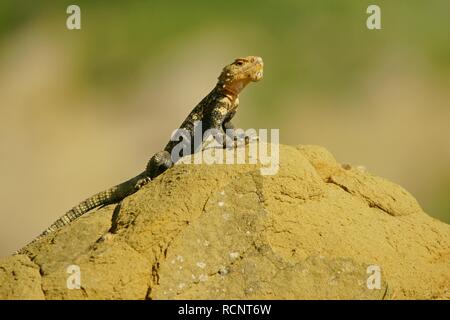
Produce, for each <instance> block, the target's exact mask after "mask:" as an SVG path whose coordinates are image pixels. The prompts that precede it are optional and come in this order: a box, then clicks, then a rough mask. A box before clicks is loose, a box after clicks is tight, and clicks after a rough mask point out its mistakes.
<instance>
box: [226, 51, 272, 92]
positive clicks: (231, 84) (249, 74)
mask: <svg viewBox="0 0 450 320" xmlns="http://www.w3.org/2000/svg"><path fill="white" fill-rule="evenodd" d="M263 67H264V63H263V60H262V58H261V57H256V56H248V57H245V58H237V59H236V60H234V62H233V63H231V64H229V65H227V66H226V67H225V68H223V70H222V73H221V74H220V76H219V85H221V86H222V87H223V88H225V89H227V90H229V91H231V92H233V93H236V94H237V93H239V92H240V91H241V90H242V89H243V88H244V87H245V86H246V85H247V84H248V83H250V82H256V81H259V80H261V79H262V77H263Z"/></svg>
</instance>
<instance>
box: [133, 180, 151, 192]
mask: <svg viewBox="0 0 450 320" xmlns="http://www.w3.org/2000/svg"><path fill="white" fill-rule="evenodd" d="M151 180H152V179H150V177H145V178H142V179H139V180H138V181H137V182H136V184H135V185H134V187H135V189H136V190H139V189H141V188H142V187H143V186H145V185H146V184H147V183H149V182H150V181H151Z"/></svg>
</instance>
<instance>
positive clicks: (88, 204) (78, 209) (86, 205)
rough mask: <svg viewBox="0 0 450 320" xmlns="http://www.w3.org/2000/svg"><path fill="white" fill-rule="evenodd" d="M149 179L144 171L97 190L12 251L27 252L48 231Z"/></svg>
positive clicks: (135, 187)
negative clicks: (30, 239) (119, 182)
mask: <svg viewBox="0 0 450 320" xmlns="http://www.w3.org/2000/svg"><path fill="white" fill-rule="evenodd" d="M148 181H149V179H148V178H147V176H146V173H145V171H144V172H143V173H141V174H139V175H137V176H136V177H134V178H132V179H130V180H128V181H125V182H123V183H121V184H119V185H117V186H114V187H112V188H110V189H108V190H105V191H102V192H99V193H97V194H95V195H93V196H92V197H89V198H88V199H86V200H84V201H83V202H81V203H80V204H78V205H77V206H75V207H73V208H72V209H70V210H69V211H67V212H66V213H65V214H64V215H63V216H61V217H60V218H59V219H58V220H56V221H55V222H54V223H53V224H52V225H51V226H50V227H48V228H47V229H46V230H45V231H44V232H42V233H41V234H40V235H39V236H37V237H36V238H35V239H34V240H33V241H31V242H30V243H29V244H27V245H26V246H25V247H23V248H22V249H19V250H17V251H16V252H14V255H16V254H24V253H28V250H27V248H28V247H29V246H30V245H31V244H33V243H35V242H37V241H39V240H41V239H42V238H44V237H45V236H46V235H48V234H49V233H52V232H55V231H56V230H58V229H60V228H62V227H64V226H65V225H68V224H70V223H71V222H72V221H74V220H76V219H78V218H79V217H81V216H82V215H83V214H85V213H87V212H88V211H90V210H92V209H95V208H97V207H100V206H105V205H108V204H112V203H117V202H119V201H121V200H122V199H123V198H125V197H127V196H129V195H131V194H133V193H135V192H136V191H138V190H139V189H140V188H141V187H142V186H143V185H144V184H145V183H147V182H148Z"/></svg>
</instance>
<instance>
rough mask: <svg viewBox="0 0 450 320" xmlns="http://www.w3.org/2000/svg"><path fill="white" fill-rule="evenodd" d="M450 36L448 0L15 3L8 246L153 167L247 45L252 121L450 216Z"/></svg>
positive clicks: (5, 108)
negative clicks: (378, 17) (254, 69)
mask: <svg viewBox="0 0 450 320" xmlns="http://www.w3.org/2000/svg"><path fill="white" fill-rule="evenodd" d="M70 4H77V5H79V6H80V7H81V24H82V29H81V30H68V29H67V28H66V19H67V17H68V14H66V8H67V6H68V5H70ZM370 4H377V5H379V6H380V7H381V12H382V30H368V29H367V28H366V19H367V17H368V14H366V8H367V7H368V5H370ZM449 40H450V1H448V0H431V1H425V0H421V1H412V0H408V1H406V0H404V1H401V0H399V1H376V2H373V1H355V0H351V1H350V0H343V1H342V0H341V1H331V0H329V1H324V0H322V1H317V0H316V1H313V0H311V1H300V0H285V1H279V0H278V1H235V0H228V1H206V0H205V1H126V2H125V1H93V0H90V1H87V0H86V1H75V2H73V1H54V0H52V1H50V0H40V1H20V0H19V1H12V0H2V3H1V5H0V119H1V120H0V150H1V157H0V176H1V178H2V184H1V186H0V194H1V197H2V208H1V209H0V210H1V211H0V256H4V255H7V254H9V253H10V252H12V251H13V250H14V249H17V248H18V247H20V246H22V245H24V244H25V243H27V242H28V241H30V240H31V239H32V238H33V237H34V236H35V235H37V234H38V233H40V232H41V231H42V230H44V229H45V228H46V227H47V226H48V225H49V224H50V223H52V222H53V221H54V220H55V219H56V218H57V217H59V216H60V215H61V214H63V213H64V212H65V211H66V210H67V209H69V208H70V207H71V206H73V205H75V204H76V203H78V202H79V201H80V200H83V199H84V198H86V197H87V196H90V195H91V194H93V193H96V192H98V191H100V190H102V189H104V188H106V187H109V186H111V185H114V184H116V183H119V182H121V181H122V180H124V179H127V178H129V177H131V176H133V175H134V174H136V173H138V172H140V170H141V169H142V168H143V167H144V166H145V164H146V161H147V159H148V158H149V157H150V156H151V155H152V154H153V153H154V152H156V151H159V150H160V149H161V148H162V147H163V146H164V145H165V143H166V141H167V139H168V138H169V136H170V133H171V132H172V130H174V129H175V128H176V127H178V125H179V124H180V123H181V121H182V120H183V119H184V117H185V116H186V115H187V114H188V112H189V111H190V110H191V109H192V107H193V106H194V105H195V104H196V103H198V102H199V101H200V99H201V98H202V97H203V96H204V95H206V94H207V93H208V92H209V90H210V89H211V88H212V87H213V86H214V84H215V81H216V78H217V76H218V75H219V73H220V71H221V68H222V67H223V66H224V65H225V64H227V63H230V62H231V61H232V60H233V59H234V58H236V57H239V56H246V55H259V56H262V57H263V58H264V61H265V79H264V80H263V81H262V82H260V83H258V84H253V85H251V86H249V87H248V88H247V89H246V90H245V91H244V92H243V93H242V94H241V98H240V100H241V107H240V111H239V113H238V115H237V117H236V120H235V123H236V124H237V125H238V126H239V127H243V128H247V127H252V128H279V129H280V136H281V142H282V143H286V144H319V145H322V146H325V147H326V148H327V149H329V150H330V151H331V152H332V153H333V154H334V155H335V157H336V158H337V159H338V161H340V162H343V163H351V164H355V165H364V166H365V167H366V168H367V170H368V171H369V172H371V173H373V174H376V175H379V176H383V177H386V178H387V179H389V180H392V181H394V182H396V183H398V184H400V185H402V186H403V187H405V188H406V189H407V190H408V191H410V192H411V193H412V194H413V195H414V196H415V197H416V198H417V199H418V201H419V202H420V204H421V205H422V207H423V208H424V210H425V211H426V212H427V213H429V214H430V215H432V216H434V217H436V218H438V219H440V220H443V221H446V222H449V221H450V201H449V197H450V161H449V160H450V139H449V137H450V126H449V120H450V90H449V88H450V41H449Z"/></svg>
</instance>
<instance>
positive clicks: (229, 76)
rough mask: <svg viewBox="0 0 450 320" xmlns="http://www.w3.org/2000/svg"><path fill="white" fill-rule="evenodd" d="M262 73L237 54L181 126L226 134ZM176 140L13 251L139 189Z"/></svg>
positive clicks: (258, 62)
mask: <svg viewBox="0 0 450 320" xmlns="http://www.w3.org/2000/svg"><path fill="white" fill-rule="evenodd" d="M262 76H263V60H262V59H261V58H260V57H256V56H248V57H244V58H238V59H236V60H235V61H234V62H233V63H231V64H229V65H227V66H225V67H224V68H223V70H222V72H221V74H220V75H219V78H218V82H217V84H216V86H215V87H214V88H213V89H212V90H211V92H210V93H209V94H208V95H207V96H206V97H205V98H203V100H202V101H200V103H199V104H198V105H197V106H195V108H194V109H193V110H192V111H191V113H190V114H189V115H188V116H187V118H186V119H185V120H184V121H183V123H182V124H181V126H180V129H184V130H185V132H188V133H189V135H190V138H191V140H190V141H193V140H194V139H193V137H194V124H195V122H197V121H201V122H202V136H203V133H204V132H205V131H206V130H209V129H217V132H219V133H220V134H222V135H224V136H225V134H226V129H233V128H234V126H233V124H232V123H231V119H232V118H233V117H234V115H235V114H236V111H237V108H238V106H239V98H238V95H239V93H240V92H241V91H242V90H243V89H244V88H245V87H246V86H247V84H249V83H250V82H256V81H259V80H261V79H262ZM216 138H217V136H216ZM221 141H225V139H224V138H222V139H221ZM178 143H179V141H172V140H171V141H169V142H168V143H167V145H166V147H165V148H164V150H163V151H160V152H158V153H156V154H155V155H154V156H153V157H152V158H151V159H150V161H149V162H148V163H147V166H146V168H145V170H144V171H143V172H141V173H140V174H138V175H137V176H135V177H134V178H131V179H130V180H128V181H125V182H123V183H121V184H118V185H116V186H114V187H112V188H110V189H108V190H106V191H102V192H100V193H97V194H95V195H93V196H92V197H90V198H88V199H86V200H85V201H83V202H81V203H80V204H78V205H77V206H75V207H73V208H72V209H70V210H69V211H68V212H67V213H66V214H64V215H63V216H62V217H60V218H59V219H58V220H56V221H55V222H54V223H53V224H52V225H51V226H50V227H49V228H48V229H46V230H45V231H44V232H42V233H41V234H40V235H39V236H38V237H37V238H35V239H34V240H33V241H32V242H31V243H29V244H28V245H26V246H25V247H23V248H22V249H20V250H18V251H16V252H15V253H14V254H27V253H29V251H28V248H29V246H30V245H31V244H33V243H35V242H36V241H38V240H40V239H42V238H43V237H45V236H46V235H47V234H49V233H52V232H55V231H56V230H58V229H60V228H62V227H64V226H65V225H67V224H69V223H71V222H72V221H74V220H76V219H77V218H79V217H80V216H82V215H83V214H85V213H86V212H88V211H90V210H92V209H94V208H97V207H100V206H105V205H108V204H113V203H118V202H120V201H122V200H123V199H124V198H126V197H128V196H129V195H131V194H133V193H135V192H136V191H138V190H139V189H140V188H141V187H142V186H144V185H145V184H147V183H148V182H149V181H151V180H153V179H154V178H156V177H157V176H158V175H160V174H161V173H163V172H164V171H166V170H167V169H169V168H170V167H172V166H173V164H174V162H176V159H172V150H173V148H174V147H175V146H176V145H177V144H178ZM200 147H201V145H200V146H195V145H193V144H192V147H191V149H190V150H188V152H187V153H186V154H183V152H180V153H179V155H178V156H186V155H188V154H191V153H194V152H196V151H198V150H199V148H200Z"/></svg>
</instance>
